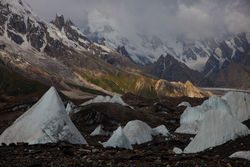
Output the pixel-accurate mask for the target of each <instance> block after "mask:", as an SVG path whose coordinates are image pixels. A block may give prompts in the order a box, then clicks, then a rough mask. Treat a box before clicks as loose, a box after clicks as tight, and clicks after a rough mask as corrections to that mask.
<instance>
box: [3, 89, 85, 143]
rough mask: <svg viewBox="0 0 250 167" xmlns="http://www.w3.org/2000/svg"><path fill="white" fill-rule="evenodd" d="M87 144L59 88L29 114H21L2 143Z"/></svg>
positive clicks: (48, 94)
mask: <svg viewBox="0 0 250 167" xmlns="http://www.w3.org/2000/svg"><path fill="white" fill-rule="evenodd" d="M59 141H67V142H70V143H72V144H87V142H86V141H85V139H84V138H83V136H82V135H81V134H80V132H79V131H78V130H77V128H76V127H75V125H74V124H73V123H72V121H71V120H70V118H69V116H68V115H67V113H66V111H65V108H64V105H63V103H62V101H61V98H60V97H59V95H58V93H57V91H56V89H55V88H54V87H51V88H50V89H49V90H48V91H47V92H46V94H45V95H44V96H43V97H42V98H41V99H40V100H39V101H38V102H37V103H36V104H35V105H34V106H32V108H30V109H29V110H28V111H27V112H25V113H24V114H23V115H21V116H20V117H19V118H18V119H17V120H16V121H15V122H14V123H13V124H12V125H11V126H10V127H9V128H7V129H6V130H5V131H4V132H3V133H2V135H1V136H0V143H6V144H10V143H17V142H25V143H29V144H43V143H56V142H59Z"/></svg>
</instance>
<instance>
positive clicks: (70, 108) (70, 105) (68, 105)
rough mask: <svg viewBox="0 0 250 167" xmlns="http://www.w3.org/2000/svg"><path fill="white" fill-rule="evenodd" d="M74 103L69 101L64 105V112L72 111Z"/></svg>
mask: <svg viewBox="0 0 250 167" xmlns="http://www.w3.org/2000/svg"><path fill="white" fill-rule="evenodd" d="M73 107H74V104H73V103H72V102H69V103H68V104H67V106H66V112H67V113H68V114H70V113H71V112H72V111H73Z"/></svg>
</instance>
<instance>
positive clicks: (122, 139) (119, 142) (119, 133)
mask: <svg viewBox="0 0 250 167" xmlns="http://www.w3.org/2000/svg"><path fill="white" fill-rule="evenodd" d="M103 147H105V148H106V147H114V148H116V147H119V148H125V149H131V150H132V149H133V147H132V145H131V143H130V141H129V139H128V138H127V136H126V135H125V134H124V132H123V129H122V128H121V127H119V128H118V129H117V130H115V131H114V132H113V135H112V136H111V137H110V138H109V140H108V141H107V142H104V143H103Z"/></svg>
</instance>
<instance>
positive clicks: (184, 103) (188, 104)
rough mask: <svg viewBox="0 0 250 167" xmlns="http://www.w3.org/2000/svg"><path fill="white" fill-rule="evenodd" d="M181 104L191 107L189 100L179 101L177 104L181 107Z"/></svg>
mask: <svg viewBox="0 0 250 167" xmlns="http://www.w3.org/2000/svg"><path fill="white" fill-rule="evenodd" d="M181 106H185V107H191V104H190V103H189V102H185V101H184V102H181V103H180V104H178V107H181Z"/></svg>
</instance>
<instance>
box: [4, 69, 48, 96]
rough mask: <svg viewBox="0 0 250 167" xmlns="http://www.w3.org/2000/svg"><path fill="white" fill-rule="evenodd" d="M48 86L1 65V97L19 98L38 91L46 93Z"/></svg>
mask: <svg viewBox="0 0 250 167" xmlns="http://www.w3.org/2000/svg"><path fill="white" fill-rule="evenodd" d="M47 89H48V86H45V85H44V84H41V83H40V82H37V81H34V80H30V79H27V78H25V77H23V76H22V75H20V74H17V73H15V72H12V71H9V70H7V69H6V68H4V67H2V66H1V65H0V95H7V96H18V95H27V94H31V93H34V92H38V91H46V90H47Z"/></svg>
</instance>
